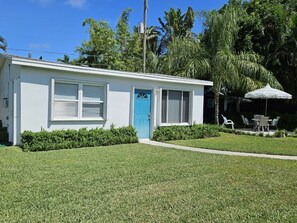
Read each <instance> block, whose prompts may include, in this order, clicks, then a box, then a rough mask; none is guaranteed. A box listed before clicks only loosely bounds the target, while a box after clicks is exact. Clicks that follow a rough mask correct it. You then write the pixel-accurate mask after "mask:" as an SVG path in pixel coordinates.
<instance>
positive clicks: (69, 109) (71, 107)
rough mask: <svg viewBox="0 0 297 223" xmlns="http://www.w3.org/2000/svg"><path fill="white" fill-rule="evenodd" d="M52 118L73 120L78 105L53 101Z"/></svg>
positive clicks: (76, 114) (76, 113)
mask: <svg viewBox="0 0 297 223" xmlns="http://www.w3.org/2000/svg"><path fill="white" fill-rule="evenodd" d="M54 116H55V117H57V118H74V117H77V116H78V103H77V102H65V101H55V104H54Z"/></svg>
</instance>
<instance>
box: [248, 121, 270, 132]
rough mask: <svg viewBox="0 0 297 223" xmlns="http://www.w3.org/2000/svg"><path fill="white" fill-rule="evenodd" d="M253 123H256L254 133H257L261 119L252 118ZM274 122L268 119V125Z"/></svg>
mask: <svg viewBox="0 0 297 223" xmlns="http://www.w3.org/2000/svg"><path fill="white" fill-rule="evenodd" d="M252 121H254V127H253V131H254V132H255V131H256V129H257V127H258V125H259V123H260V119H259V118H252ZM271 122H272V119H268V123H269V124H270V123H271Z"/></svg>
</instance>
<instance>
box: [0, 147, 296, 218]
mask: <svg viewBox="0 0 297 223" xmlns="http://www.w3.org/2000/svg"><path fill="white" fill-rule="evenodd" d="M296 179H297V162H294V161H282V160H272V159H260V158H250V157H235V156H234V157H232V156H231V157H230V156H220V155H210V154H202V153H193V152H189V151H179V150H174V149H165V148H158V147H151V146H147V145H141V144H131V145H117V146H110V147H99V148H83V149H73V150H59V151H50V152H35V153H30V152H28V153H24V152H22V151H21V150H20V149H18V148H16V147H10V148H9V147H7V148H1V149H0V219H1V220H0V222H9V223H13V222H71V223H74V222H296V221H297V194H296V188H297V181H296Z"/></svg>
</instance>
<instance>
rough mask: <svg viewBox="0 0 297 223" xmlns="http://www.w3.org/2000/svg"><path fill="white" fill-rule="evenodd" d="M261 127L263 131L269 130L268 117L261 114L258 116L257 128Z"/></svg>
mask: <svg viewBox="0 0 297 223" xmlns="http://www.w3.org/2000/svg"><path fill="white" fill-rule="evenodd" d="M261 129H262V131H263V132H264V131H265V129H266V130H267V132H269V117H265V116H262V117H261V118H260V121H259V126H258V130H259V131H260V130H261Z"/></svg>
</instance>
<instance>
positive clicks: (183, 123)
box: [159, 88, 194, 126]
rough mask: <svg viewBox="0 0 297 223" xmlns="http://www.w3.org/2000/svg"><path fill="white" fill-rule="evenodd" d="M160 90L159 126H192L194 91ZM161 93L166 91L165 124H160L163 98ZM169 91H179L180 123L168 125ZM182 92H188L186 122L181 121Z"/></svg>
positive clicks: (178, 89)
mask: <svg viewBox="0 0 297 223" xmlns="http://www.w3.org/2000/svg"><path fill="white" fill-rule="evenodd" d="M160 90H161V94H160V95H161V96H160V101H161V102H160V123H159V126H171V125H191V124H193V109H192V107H193V98H194V97H193V96H192V94H193V92H194V90H189V89H182V90H181V89H180V88H160ZM163 91H167V103H166V121H167V122H162V100H163V99H162V97H163ZM169 91H180V92H181V98H180V99H181V104H180V111H181V112H180V121H181V122H180V123H168V113H169V109H168V105H169V103H168V102H169ZM184 92H189V110H188V115H189V117H188V122H182V121H183V114H182V113H183V109H182V108H183V93H184Z"/></svg>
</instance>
